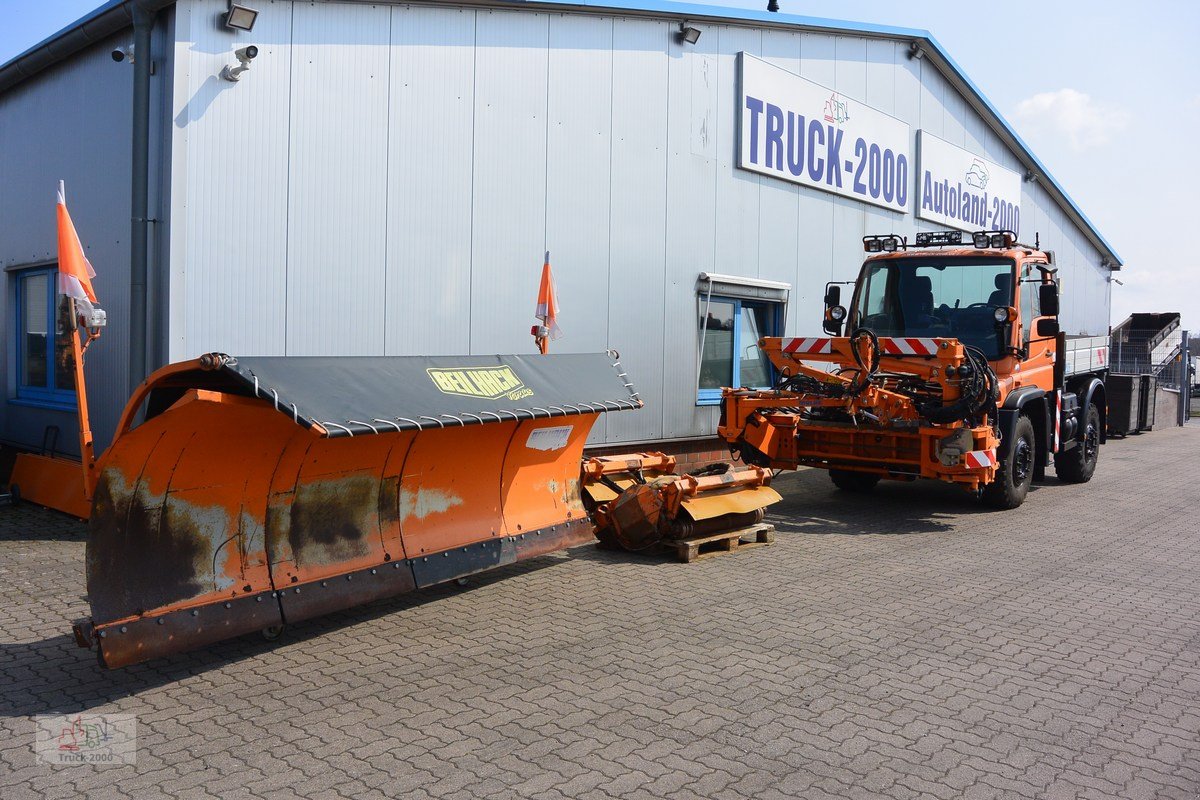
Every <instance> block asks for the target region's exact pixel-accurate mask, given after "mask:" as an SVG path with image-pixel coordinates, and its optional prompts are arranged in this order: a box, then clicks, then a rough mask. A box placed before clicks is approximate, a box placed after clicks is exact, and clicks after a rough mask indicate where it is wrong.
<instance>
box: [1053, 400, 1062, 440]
mask: <svg viewBox="0 0 1200 800" xmlns="http://www.w3.org/2000/svg"><path fill="white" fill-rule="evenodd" d="M1061 436H1062V392H1061V391H1055V392H1054V452H1055V453H1057V452H1058V450H1059V447H1060V445H1059V442H1060V441H1061V439H1060V437H1061Z"/></svg>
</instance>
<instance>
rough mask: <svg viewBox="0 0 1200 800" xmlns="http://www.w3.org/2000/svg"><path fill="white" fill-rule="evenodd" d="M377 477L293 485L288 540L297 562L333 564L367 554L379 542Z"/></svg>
mask: <svg viewBox="0 0 1200 800" xmlns="http://www.w3.org/2000/svg"><path fill="white" fill-rule="evenodd" d="M378 514H379V478H378V477H377V476H376V475H362V474H360V475H351V476H347V477H345V478H340V479H335V480H315V481H313V482H312V483H307V484H301V485H299V486H297V487H296V496H295V499H294V500H293V501H292V517H291V526H290V527H289V528H288V532H287V535H288V542H289V543H290V544H291V546H292V553H293V554H294V557H295V559H296V563H297V564H308V565H315V564H337V563H340V562H343V561H349V560H352V559H356V558H362V557H364V556H367V555H369V554H370V553H371V550H372V549H373V546H374V545H376V544H377V543H378V540H379V522H378Z"/></svg>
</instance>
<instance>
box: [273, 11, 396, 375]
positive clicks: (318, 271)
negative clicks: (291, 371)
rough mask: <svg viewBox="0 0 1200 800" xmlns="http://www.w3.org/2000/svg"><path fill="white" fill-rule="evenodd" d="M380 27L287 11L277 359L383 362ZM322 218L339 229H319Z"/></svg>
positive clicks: (366, 19)
mask: <svg viewBox="0 0 1200 800" xmlns="http://www.w3.org/2000/svg"><path fill="white" fill-rule="evenodd" d="M390 17H391V9H390V8H389V7H388V6H374V5H365V4H363V5H353V6H351V5H345V4H330V3H297V4H296V5H295V10H294V15H293V19H292V48H291V60H292V75H291V124H290V127H289V129H290V132H291V136H290V141H289V148H288V149H289V158H288V225H287V231H288V237H287V242H288V245H287V246H288V251H287V267H288V270H287V308H286V319H287V354H288V355H298V356H310V355H383V352H384V331H385V330H386V325H385V317H384V309H385V302H384V301H385V298H386V296H387V271H386V261H385V258H384V255H385V246H386V237H387V226H386V213H387V199H388V192H387V178H388V169H387V163H388V80H389V77H390V76H389V65H388V58H389V54H390V47H389V39H390ZM251 77H252V78H253V77H255V76H254V75H251ZM331 215H337V216H338V217H339V218H341V219H342V220H344V221H345V224H341V225H332V226H331V225H327V224H325V222H326V220H328V219H329V218H330V216H331Z"/></svg>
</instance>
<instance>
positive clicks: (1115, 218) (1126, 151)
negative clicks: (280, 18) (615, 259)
mask: <svg viewBox="0 0 1200 800" xmlns="http://www.w3.org/2000/svg"><path fill="white" fill-rule="evenodd" d="M693 1H694V2H704V1H705V0H693ZM779 2H780V6H781V10H782V11H783V12H785V13H794V14H806V15H810V16H821V17H830V18H834V19H848V20H855V21H866V22H875V23H881V24H889V25H899V26H904V27H911V28H922V29H925V30H928V31H930V32H931V33H932V34H933V36H934V38H936V39H937V40H938V41H939V42H941V44H942V46H943V47H945V48H946V50H947V51H948V52H949V53H950V55H951V57H952V58H954V59H955V60H956V61H957V62H958V63H959V65H960V66H961V67H962V68H963V69H964V70H965V71H966V73H967V75H968V76H969V77H970V78H971V80H972V81H974V83H975V85H976V86H978V87H979V88H980V89H981V90H982V91H983V93H984V95H986V96H987V97H988V98H989V99H990V100H991V101H992V104H993V105H994V106H996V107H997V108H998V109H999V110H1000V112H1001V114H1003V115H1004V117H1005V118H1006V119H1007V120H1008V121H1009V123H1011V124H1012V125H1013V127H1014V128H1015V129H1016V130H1017V132H1018V133H1020V134H1021V136H1022V138H1024V139H1025V141H1026V142H1027V143H1028V144H1029V145H1030V147H1031V148H1032V149H1033V151H1034V153H1035V154H1037V156H1038V157H1039V158H1040V159H1041V161H1042V163H1044V164H1045V165H1046V166H1047V167H1048V169H1049V171H1050V173H1051V174H1052V175H1053V176H1054V177H1055V178H1056V179H1057V180H1058V182H1059V183H1060V184H1061V185H1062V186H1063V187H1064V188H1065V189H1066V191H1067V193H1068V194H1069V195H1070V196H1071V197H1072V198H1074V200H1075V202H1076V203H1077V204H1078V205H1079V206H1080V207H1081V208H1082V209H1083V212H1084V213H1085V214H1086V215H1087V216H1088V217H1089V218H1090V219H1091V220H1092V222H1093V223H1095V225H1096V227H1097V228H1098V229H1099V230H1100V232H1101V233H1102V234H1103V235H1104V237H1105V238H1106V239H1107V240H1108V241H1109V243H1110V244H1111V245H1112V246H1113V248H1114V249H1115V250H1116V251H1117V253H1118V254H1119V255H1120V256H1121V258H1122V259H1123V261H1124V263H1125V266H1124V268H1123V269H1122V270H1121V271H1120V272H1118V273H1116V278H1117V280H1120V281H1122V282H1123V284H1124V285H1114V286H1113V308H1112V318H1113V319H1112V321H1113V324H1116V323H1118V322H1120V321H1121V320H1122V319H1124V318H1125V316H1126V315H1128V314H1129V313H1130V312H1133V311H1179V312H1181V313H1182V314H1183V322H1184V326H1185V327H1187V328H1189V329H1191V330H1192V331H1193V332H1200V263H1198V261H1200V255H1198V253H1200V248H1196V247H1192V246H1189V244H1190V242H1191V241H1192V240H1194V239H1197V238H1200V220H1197V219H1194V218H1193V216H1192V215H1193V213H1196V209H1197V204H1196V203H1194V202H1193V201H1192V199H1190V198H1191V195H1190V192H1198V193H1200V146H1198V145H1200V48H1198V47H1196V46H1195V40H1196V39H1197V37H1198V36H1200V2H1196V0H1143V1H1142V2H1138V3H1130V2H1116V0H1007V2H1005V3H1003V4H1001V5H999V6H986V5H979V4H970V3H963V2H961V0H955V1H954V2H951V1H950V0H908V1H907V2H896V0H803V2H802V1H801V0H779ZM99 4H100V0H0V20H3V24H2V25H0V62H4V61H7V60H8V59H9V58H11V57H12V56H14V55H17V54H18V53H20V52H21V51H23V50H25V49H26V48H27V47H29V46H30V45H32V44H35V43H36V42H38V41H40V40H41V39H43V38H45V37H46V36H48V35H50V34H51V33H53V32H55V31H56V30H58V29H59V28H61V27H63V26H64V25H67V24H68V23H70V22H72V21H74V20H75V19H77V18H78V17H80V16H82V15H83V14H85V13H87V12H88V11H90V10H92V9H93V8H95V7H96V6H98V5H99ZM711 4H712V5H725V6H738V7H743V8H765V6H766V0H762V2H748V1H747V0H720V1H719V2H713V3H711ZM1065 290H1066V291H1069V287H1066V288H1065Z"/></svg>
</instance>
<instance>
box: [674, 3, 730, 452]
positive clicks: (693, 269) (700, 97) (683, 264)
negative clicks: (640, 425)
mask: <svg viewBox="0 0 1200 800" xmlns="http://www.w3.org/2000/svg"><path fill="white" fill-rule="evenodd" d="M716 33H717V32H716V30H715V26H709V27H708V28H707V30H706V34H708V35H702V36H701V37H700V41H698V42H697V43H696V44H695V45H681V44H680V43H679V41H678V40H677V38H676V37H671V39H670V71H669V77H668V80H669V89H668V111H667V121H668V128H667V220H666V223H667V261H666V282H665V286H666V294H665V297H664V307H663V319H664V321H665V331H666V336H667V340H668V341H673V342H675V344H674V345H673V346H671V347H666V348H664V349H663V352H662V353H661V363H662V374H663V381H664V386H666V387H669V388H668V389H667V392H668V397H669V398H671V399H669V400H668V401H667V402H665V403H664V405H663V408H662V410H663V435H665V436H668V437H679V436H696V435H700V434H703V433H708V432H710V431H712V430H713V413H712V410H711V408H709V407H697V406H696V405H695V396H696V395H695V391H696V378H697V370H696V365H697V361H696V357H697V353H698V348H699V340H700V337H699V330H698V327H699V325H698V323H699V317H698V313H699V309H698V303H697V295H696V279H697V277H698V276H699V274H700V273H701V272H715V271H717V267H716V259H715V252H716V250H715V245H716V237H715V233H714V230H713V220H714V219H715V217H716V209H717V197H716V185H717V184H716V175H717V161H716V157H715V156H716V146H715V142H714V131H713V129H712V125H713V124H714V119H713V114H714V109H715V108H716V107H717V75H716V51H717V44H718V39H719V38H720V37H719V35H714V34H716Z"/></svg>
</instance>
